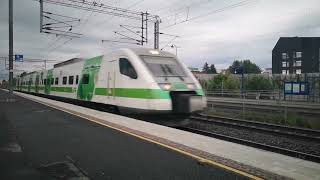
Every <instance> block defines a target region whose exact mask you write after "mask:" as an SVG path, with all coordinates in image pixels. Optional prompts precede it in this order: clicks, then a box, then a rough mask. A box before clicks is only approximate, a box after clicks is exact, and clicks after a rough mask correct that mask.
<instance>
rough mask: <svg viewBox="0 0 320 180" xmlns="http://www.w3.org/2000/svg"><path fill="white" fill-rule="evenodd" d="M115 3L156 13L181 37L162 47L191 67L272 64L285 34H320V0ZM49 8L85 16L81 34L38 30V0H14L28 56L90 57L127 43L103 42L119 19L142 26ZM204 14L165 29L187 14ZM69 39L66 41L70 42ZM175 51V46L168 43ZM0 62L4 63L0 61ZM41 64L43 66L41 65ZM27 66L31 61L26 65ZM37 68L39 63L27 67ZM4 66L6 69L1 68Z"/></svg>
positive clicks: (4, 49)
mask: <svg viewBox="0 0 320 180" xmlns="http://www.w3.org/2000/svg"><path fill="white" fill-rule="evenodd" d="M101 2H104V3H105V4H107V3H109V5H112V6H115V5H116V6H119V7H123V8H128V7H129V8H131V9H132V10H137V11H148V12H150V13H152V14H158V15H159V16H160V17H161V19H162V21H163V22H162V23H161V24H160V32H163V33H167V34H176V35H179V36H180V37H179V38H177V39H175V40H174V41H172V43H170V41H171V40H172V37H169V36H161V37H160V38H161V39H160V47H164V46H165V45H167V44H169V45H170V44H175V45H177V46H178V47H180V48H178V50H177V51H178V56H179V58H180V59H181V60H182V61H183V62H185V63H186V64H187V65H188V66H194V67H201V66H202V65H203V64H204V62H205V61H207V62H208V63H209V64H210V63H214V64H215V65H216V67H217V68H219V69H222V68H226V67H227V66H228V65H229V64H231V63H232V61H233V60H234V59H251V60H253V61H254V62H255V63H257V64H258V65H260V66H261V67H271V50H272V48H273V47H274V45H275V43H276V42H277V40H278V38H279V37H281V36H319V33H320V21H319V18H320V13H319V12H320V6H318V0H309V1H308V3H306V2H303V1H300V0H283V1H277V0H270V1H261V0H249V1H248V4H245V5H243V6H241V7H236V8H232V9H228V10H226V11H223V12H219V13H213V14H210V15H207V14H209V13H210V12H213V11H215V10H218V9H221V8H224V7H227V6H230V5H232V4H235V3H238V2H240V0H228V1H218V0H186V1H182V0H173V1H165V0H159V1H141V0H136V1H128V0H122V1H103V0H101ZM45 10H47V11H50V12H56V13H61V14H64V15H67V16H72V17H78V18H81V22H80V23H79V26H75V27H74V31H75V32H79V33H82V34H83V36H82V37H81V38H78V39H76V38H74V39H72V40H71V41H68V39H67V38H59V37H54V36H52V35H45V34H40V33H39V3H38V2H36V1H31V0H21V1H14V52H15V53H22V54H24V55H25V56H26V57H30V58H47V59H58V60H61V61H62V60H66V59H69V58H72V57H92V56H95V55H98V54H102V53H107V52H108V51H110V50H112V49H116V48H120V47H132V46H130V45H125V44H114V43H102V42H101V40H102V39H114V38H115V36H114V33H113V31H115V30H118V31H119V30H123V29H121V28H120V27H119V24H129V25H140V22H137V21H133V20H128V19H124V18H118V17H113V16H108V15H104V14H97V13H91V12H86V11H82V10H76V9H70V8H65V7H59V6H55V5H47V4H46V5H45ZM206 15H207V16H206ZM187 16H188V18H191V19H192V18H193V17H197V16H203V17H202V18H199V19H196V20H192V21H190V22H185V23H181V24H179V25H175V26H172V27H170V28H165V27H166V26H168V25H171V24H174V23H177V22H180V21H183V20H185V19H186V18H187ZM148 34H149V43H148V47H153V25H152V23H151V22H150V23H149V31H148ZM67 41H68V42H67ZM165 49H166V50H168V51H170V52H172V53H175V49H174V48H170V47H168V46H167V47H165ZM0 54H1V56H5V55H7V54H8V3H7V1H0ZM0 66H1V64H0ZM38 66H39V65H38ZM26 67H27V66H26ZM31 67H37V66H35V65H30V67H29V66H28V68H29V69H27V70H30V69H31ZM1 71H2V70H1Z"/></svg>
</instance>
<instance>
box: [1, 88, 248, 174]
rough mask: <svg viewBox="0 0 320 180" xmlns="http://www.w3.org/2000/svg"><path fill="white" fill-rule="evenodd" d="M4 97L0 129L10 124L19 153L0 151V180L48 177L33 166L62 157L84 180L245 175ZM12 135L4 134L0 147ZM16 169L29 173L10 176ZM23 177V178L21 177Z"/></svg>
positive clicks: (6, 127) (37, 104) (88, 122)
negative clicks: (203, 163)
mask: <svg viewBox="0 0 320 180" xmlns="http://www.w3.org/2000/svg"><path fill="white" fill-rule="evenodd" d="M7 97H8V93H7V92H4V91H2V90H0V100H1V102H0V115H1V117H2V118H1V122H0V123H1V124H0V125H3V126H1V128H2V129H3V130H6V129H8V126H9V125H10V126H12V127H13V128H14V135H12V134H13V133H10V132H9V131H8V133H9V134H11V136H14V137H15V139H16V141H17V143H18V144H19V145H20V146H21V147H22V151H23V152H22V155H20V156H21V157H20V158H15V156H12V155H11V156H10V155H9V156H7V155H4V153H3V152H2V151H0V158H2V160H1V159H0V168H1V169H2V170H3V169H5V170H6V172H2V173H1V174H0V179H29V178H30V177H32V176H33V178H30V179H51V178H50V177H49V176H48V175H47V174H43V173H38V172H37V168H39V167H40V165H43V164H48V163H53V162H57V161H66V160H67V159H66V156H69V157H70V158H72V159H73V160H74V161H75V162H76V165H77V166H78V167H80V168H81V169H83V170H84V171H86V172H87V174H88V177H89V178H90V179H112V180H113V179H130V180H134V179H148V180H149V179H152V180H156V179H173V180H176V179H183V180H188V179H201V180H205V179H246V178H244V177H242V176H240V175H238V174H234V173H232V172H229V171H226V170H224V169H221V168H218V167H212V166H208V165H201V164H199V163H198V162H197V161H196V160H194V159H192V158H190V157H188V156H185V155H182V154H180V153H177V152H174V151H172V150H169V149H167V148H164V147H161V146H159V145H156V144H153V143H150V142H147V141H143V140H140V139H138V138H135V137H133V136H130V135H127V134H125V133H122V132H119V131H116V130H114V129H110V128H106V127H104V126H101V125H98V124H95V123H93V122H90V121H88V120H86V119H82V118H79V117H77V116H73V115H71V114H68V113H65V112H62V111H59V110H56V109H53V108H50V107H47V106H44V105H42V104H39V103H36V102H33V101H30V100H26V99H24V98H21V97H18V96H14V97H12V98H13V99H16V101H15V102H6V101H5V99H6V98H7ZM8 124H9V125H8ZM0 130H1V129H0ZM3 132H5V131H3ZM10 139H11V140H10ZM12 139H14V138H10V137H9V136H7V135H5V133H4V135H3V136H1V137H0V146H2V145H3V144H6V143H3V142H5V141H12ZM1 142H2V143H1ZM0 149H1V147H0ZM6 153H7V152H6ZM12 164H18V165H17V166H15V165H12ZM26 169H27V170H28V171H26ZM19 172H29V173H24V174H23V173H22V175H19V176H15V173H19ZM20 174H21V173H20ZM23 175H25V177H26V178H21V177H23ZM8 177H9V178H8Z"/></svg>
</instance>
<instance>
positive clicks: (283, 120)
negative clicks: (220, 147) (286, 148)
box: [206, 109, 320, 129]
mask: <svg viewBox="0 0 320 180" xmlns="http://www.w3.org/2000/svg"><path fill="white" fill-rule="evenodd" d="M206 113H207V114H209V115H210V114H211V115H217V116H222V117H230V118H237V119H245V120H250V121H259V122H267V123H273V124H280V125H287V126H294V127H301V128H310V129H320V120H317V119H312V118H308V117H304V116H301V115H298V114H295V113H288V114H287V116H286V117H285V115H284V113H276V112H272V113H262V112H252V111H246V112H245V113H244V114H242V112H241V113H237V112H225V111H212V110H210V109H209V110H207V111H206Z"/></svg>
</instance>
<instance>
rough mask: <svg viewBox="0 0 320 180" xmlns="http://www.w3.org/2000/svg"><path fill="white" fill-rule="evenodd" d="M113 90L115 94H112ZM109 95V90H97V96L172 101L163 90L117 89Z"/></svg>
mask: <svg viewBox="0 0 320 180" xmlns="http://www.w3.org/2000/svg"><path fill="white" fill-rule="evenodd" d="M112 90H113V91H114V92H112ZM112 90H111V91H110V92H109V93H108V89H107V88H96V89H95V95H101V96H112V94H114V96H117V97H128V98H140V99H170V94H169V92H168V91H163V90H161V89H133V88H132V89H131V88H115V89H112Z"/></svg>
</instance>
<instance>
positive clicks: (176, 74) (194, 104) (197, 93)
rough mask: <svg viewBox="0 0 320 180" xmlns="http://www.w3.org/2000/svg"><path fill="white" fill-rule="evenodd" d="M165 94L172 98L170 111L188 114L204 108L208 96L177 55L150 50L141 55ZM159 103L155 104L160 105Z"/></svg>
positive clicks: (169, 98)
mask: <svg viewBox="0 0 320 180" xmlns="http://www.w3.org/2000/svg"><path fill="white" fill-rule="evenodd" d="M140 59H141V60H142V61H143V62H144V64H145V65H146V67H147V68H148V70H149V72H150V74H151V75H152V76H153V79H154V80H155V82H156V83H157V85H158V87H159V89H160V90H161V91H163V92H164V93H163V94H167V96H168V100H170V101H171V102H170V107H169V109H170V111H171V112H173V113H177V114H186V113H193V112H199V111H202V110H204V108H205V107H206V105H207V101H206V97H205V95H204V92H203V90H202V88H201V85H200V83H199V82H198V80H197V79H196V78H195V77H194V75H193V74H192V73H191V72H190V70H189V69H188V68H187V67H186V66H185V65H184V64H183V63H182V62H180V61H179V60H178V59H177V58H176V56H175V55H173V54H171V53H169V52H165V51H158V50H148V51H147V52H145V53H143V54H142V55H140ZM160 104H161V103H160V102H159V104H153V106H155V107H156V106H158V105H160Z"/></svg>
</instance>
